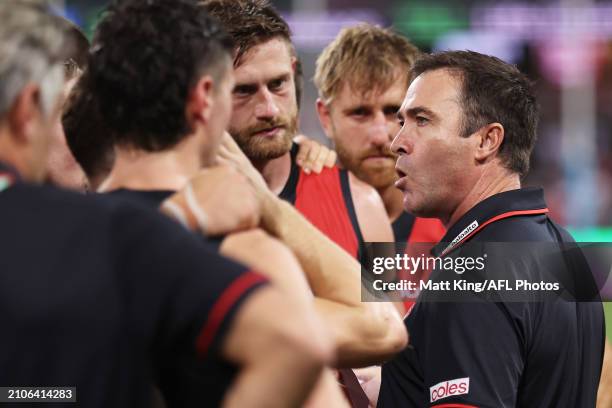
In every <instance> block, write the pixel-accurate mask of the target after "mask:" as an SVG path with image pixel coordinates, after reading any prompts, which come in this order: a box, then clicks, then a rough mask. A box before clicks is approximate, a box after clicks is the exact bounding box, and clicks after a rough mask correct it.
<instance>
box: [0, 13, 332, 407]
mask: <svg viewBox="0 0 612 408" xmlns="http://www.w3.org/2000/svg"><path fill="white" fill-rule="evenodd" d="M176 3H177V2H173V4H175V5H176ZM0 19H1V20H2V25H1V26H0V173H1V174H0V214H1V216H0V218H1V220H0V222H1V223H2V225H3V231H4V233H3V234H0V243H1V245H2V247H3V248H4V251H3V256H2V258H1V259H0V281H1V282H2V284H1V285H0V288H1V290H2V294H1V296H0V298H1V299H2V305H3V307H2V309H3V314H2V317H1V321H0V323H1V324H2V325H3V327H4V329H5V330H6V331H7V333H8V332H10V334H11V335H10V336H9V337H7V338H6V341H5V343H4V347H3V349H2V350H3V351H2V352H1V353H0V366H1V367H2V370H0V384H3V385H5V386H8V385H10V386H13V387H32V386H47V387H49V386H53V387H57V386H61V387H76V395H74V397H76V400H77V401H78V403H79V406H83V407H98V406H99V407H108V406H112V407H135V406H147V405H149V403H150V397H151V392H150V390H151V385H152V384H153V383H155V384H157V385H158V386H159V387H160V388H161V389H162V391H163V392H164V394H165V396H167V397H172V396H174V397H175V398H176V399H175V400H174V401H177V402H176V405H184V406H190V404H189V402H188V401H185V400H184V399H183V400H181V398H182V397H184V395H183V394H182V393H181V386H182V385H183V384H177V383H175V382H174V380H175V374H176V372H177V371H176V370H178V369H180V368H183V367H184V368H186V367H189V369H190V372H192V373H196V372H198V373H205V374H207V375H210V376H216V375H218V373H217V372H216V371H211V369H212V368H213V367H217V366H218V362H219V361H226V362H231V363H232V364H235V365H237V366H238V367H239V375H238V376H237V377H236V378H235V380H234V381H233V382H232V383H217V384H210V387H208V388H203V389H202V390H201V391H202V392H204V393H219V392H227V393H226V394H225V396H224V397H223V398H224V399H223V404H224V405H226V406H245V405H246V404H257V405H261V406H296V405H299V404H301V403H302V402H303V401H304V400H305V398H306V397H307V395H308V394H309V393H310V390H311V389H312V387H313V385H314V383H315V381H316V379H317V378H318V377H319V375H320V373H321V370H322V368H323V366H324V365H325V364H326V363H327V362H328V361H329V360H330V359H331V357H332V356H331V349H330V347H329V343H328V342H327V340H325V337H324V336H323V335H322V334H319V333H321V331H320V330H321V329H320V325H319V323H318V321H317V319H316V317H315V316H314V315H313V314H312V313H309V312H308V310H306V309H304V308H302V307H301V306H300V305H299V304H297V303H295V302H294V301H293V300H292V299H291V298H290V297H287V296H285V295H282V294H281V293H280V292H279V291H278V290H276V289H274V288H273V287H272V286H270V285H268V284H267V280H266V279H265V278H264V277H263V276H261V275H259V274H257V273H255V272H249V271H248V270H246V269H245V268H244V267H243V266H240V265H238V264H235V263H232V262H230V261H228V260H226V259H224V258H221V257H220V256H218V255H217V254H216V253H215V252H214V251H213V250H211V249H210V248H209V247H207V246H206V245H205V244H204V243H203V242H202V241H201V240H198V239H196V238H194V236H193V235H192V234H189V233H186V232H185V231H184V230H183V229H182V228H180V227H179V226H177V225H176V224H175V223H173V222H171V221H169V220H166V219H164V218H163V217H161V216H160V215H159V214H158V213H157V212H154V211H144V210H143V209H142V208H140V207H138V208H137V207H135V206H132V205H127V204H126V203H119V202H117V201H116V200H112V201H111V200H108V199H104V198H103V197H83V196H82V195H79V194H74V193H69V192H65V191H61V190H57V189H55V188H53V187H50V186H37V185H36V184H39V183H41V182H43V181H44V180H45V177H46V166H47V154H48V151H49V145H50V141H51V138H52V137H53V133H54V132H60V131H61V123H60V116H61V105H62V102H63V98H62V88H63V86H64V61H65V60H66V51H67V50H69V41H70V40H68V38H69V34H68V31H69V28H68V27H67V26H65V25H63V24H58V20H57V19H56V18H55V17H52V16H51V15H49V14H48V13H47V12H46V11H45V10H43V9H41V8H39V7H36V6H28V5H25V4H22V3H20V2H17V1H6V2H3V3H2V4H0ZM199 181H200V184H202V183H205V180H199ZM209 181H210V180H209ZM244 186H246V187H247V188H244V189H243V191H242V196H243V197H244V200H245V202H249V201H250V198H249V194H251V196H252V192H249V190H248V184H244ZM253 208H254V207H253ZM192 210H193V211H195V212H198V213H202V212H204V211H206V210H207V208H206V207H198V209H196V208H195V207H192ZM210 213H211V214H212V213H213V212H210ZM236 216H239V214H237V215H236ZM212 218H213V217H211V221H212ZM251 218H253V219H256V218H257V214H255V210H254V213H253V214H252V215H251ZM284 313H287V315H286V317H285V318H283V317H282V316H281V315H282V314H284ZM279 314H281V315H279ZM305 329H306V330H308V331H309V336H308V337H307V338H304V337H303V336H302V335H301V332H300V331H301V330H305ZM179 363H180V365H179ZM270 367H274V368H275V369H278V368H279V367H284V369H281V372H280V374H279V375H275V374H274V372H270V371H269V370H270ZM289 369H290V370H292V371H294V372H296V370H297V372H298V373H299V374H296V375H295V376H291V377H289V376H286V375H285V374H284V371H286V370H289ZM69 394H70V392H65V393H64V395H66V397H68V395H69ZM170 400H171V401H172V399H170Z"/></svg>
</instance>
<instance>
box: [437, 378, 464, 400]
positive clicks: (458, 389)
mask: <svg viewBox="0 0 612 408" xmlns="http://www.w3.org/2000/svg"><path fill="white" fill-rule="evenodd" d="M468 392H470V377H465V378H457V379H456V380H449V381H443V382H441V383H438V384H436V385H434V386H433V387H429V399H430V402H436V401H438V400H440V399H442V398H448V397H454V396H456V395H464V394H467V393H468Z"/></svg>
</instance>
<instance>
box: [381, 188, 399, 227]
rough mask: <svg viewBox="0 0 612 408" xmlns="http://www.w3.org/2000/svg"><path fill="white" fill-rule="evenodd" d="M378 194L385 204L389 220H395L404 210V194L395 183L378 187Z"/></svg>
mask: <svg viewBox="0 0 612 408" xmlns="http://www.w3.org/2000/svg"><path fill="white" fill-rule="evenodd" d="M378 194H380V197H381V198H382V200H383V203H384V204H385V210H387V215H388V216H389V221H390V222H394V221H395V220H397V219H398V218H399V216H400V215H402V213H403V212H404V194H403V193H402V191H401V190H400V189H398V188H397V187H395V185H394V184H389V185H388V186H386V187H382V188H380V189H378Z"/></svg>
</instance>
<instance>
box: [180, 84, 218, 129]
mask: <svg viewBox="0 0 612 408" xmlns="http://www.w3.org/2000/svg"><path fill="white" fill-rule="evenodd" d="M212 97H213V79H212V77H211V76H210V75H205V76H203V77H201V78H200V80H199V81H198V82H197V83H196V85H195V86H194V87H193V88H192V90H191V93H190V94H189V98H188V99H187V107H186V110H187V112H186V114H187V120H188V121H189V124H190V125H191V126H192V127H193V125H195V124H196V123H198V122H201V123H203V124H206V123H208V121H209V120H210V114H211V110H212V109H211V107H212V102H213V101H212Z"/></svg>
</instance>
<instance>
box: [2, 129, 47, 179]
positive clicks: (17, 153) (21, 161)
mask: <svg viewBox="0 0 612 408" xmlns="http://www.w3.org/2000/svg"><path fill="white" fill-rule="evenodd" d="M1 133H2V131H0V162H2V163H4V164H6V165H8V166H11V167H13V169H15V170H16V171H17V173H19V176H20V177H21V178H22V179H23V180H26V181H30V182H35V181H36V180H35V178H34V175H33V172H32V169H31V162H32V160H31V159H29V157H30V155H29V152H28V151H27V149H26V148H25V147H20V146H18V145H16V144H15V143H13V142H12V139H11V138H9V136H8V135H4V134H1ZM45 160H46V158H45Z"/></svg>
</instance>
